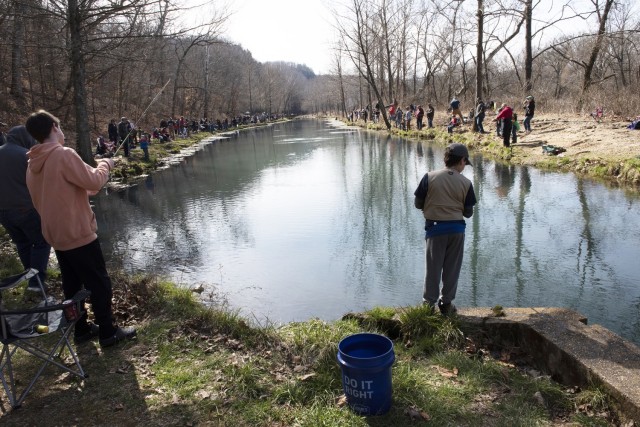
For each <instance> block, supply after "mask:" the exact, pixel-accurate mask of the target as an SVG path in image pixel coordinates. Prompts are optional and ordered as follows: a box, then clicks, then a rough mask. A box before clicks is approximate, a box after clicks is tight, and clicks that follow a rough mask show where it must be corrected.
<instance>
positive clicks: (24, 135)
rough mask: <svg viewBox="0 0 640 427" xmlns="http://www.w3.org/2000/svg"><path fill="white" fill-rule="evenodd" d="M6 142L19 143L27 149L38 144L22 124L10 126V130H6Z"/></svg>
mask: <svg viewBox="0 0 640 427" xmlns="http://www.w3.org/2000/svg"><path fill="white" fill-rule="evenodd" d="M7 142H8V143H9V144H16V145H19V146H21V147H24V148H26V149H27V150H29V149H31V147H33V146H34V145H37V144H38V142H37V141H36V140H35V139H33V137H32V136H31V134H29V132H27V128H26V127H24V126H23V125H20V126H15V127H12V128H11V130H9V132H7Z"/></svg>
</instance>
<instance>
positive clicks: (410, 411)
mask: <svg viewBox="0 0 640 427" xmlns="http://www.w3.org/2000/svg"><path fill="white" fill-rule="evenodd" d="M404 414H405V415H409V417H410V418H411V420H412V421H415V420H423V421H429V420H431V416H430V415H429V414H428V413H427V412H426V411H422V410H420V409H419V408H418V407H416V406H410V407H408V408H407V409H405V410H404Z"/></svg>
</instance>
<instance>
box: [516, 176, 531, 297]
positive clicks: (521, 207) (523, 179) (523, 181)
mask: <svg viewBox="0 0 640 427" xmlns="http://www.w3.org/2000/svg"><path fill="white" fill-rule="evenodd" d="M518 190H519V191H518V206H517V207H516V212H515V232H516V238H515V254H516V258H515V274H514V276H515V279H516V306H518V307H521V306H522V305H523V304H524V302H523V301H522V296H523V293H524V287H525V284H526V283H527V279H526V277H525V275H524V273H523V272H522V252H523V249H524V248H523V247H524V238H523V236H524V226H525V208H526V201H527V196H528V195H529V192H530V191H531V176H530V175H529V168H528V167H526V166H524V167H522V168H520V186H519V188H518Z"/></svg>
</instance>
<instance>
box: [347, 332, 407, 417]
mask: <svg viewBox="0 0 640 427" xmlns="http://www.w3.org/2000/svg"><path fill="white" fill-rule="evenodd" d="M395 358H396V356H395V354H394V353H393V343H392V342H391V340H390V339H389V338H387V337H385V336H382V335H378V334H366V333H363V334H355V335H351V336H348V337H346V338H345V339H343V340H342V341H340V344H338V363H339V364H340V367H341V368H342V388H343V390H344V394H345V396H346V397H347V403H348V404H349V406H350V407H351V409H352V410H353V411H354V412H356V413H358V414H360V415H381V414H384V413H386V412H387V411H388V410H389V408H390V407H391V392H392V388H391V365H393V361H394V360H395Z"/></svg>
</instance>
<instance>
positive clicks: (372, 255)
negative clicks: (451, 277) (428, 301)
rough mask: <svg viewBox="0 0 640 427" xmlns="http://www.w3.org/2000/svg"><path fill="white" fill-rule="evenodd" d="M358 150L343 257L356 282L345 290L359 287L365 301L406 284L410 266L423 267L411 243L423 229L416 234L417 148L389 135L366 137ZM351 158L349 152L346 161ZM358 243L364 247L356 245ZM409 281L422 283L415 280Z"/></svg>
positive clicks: (346, 218) (342, 250)
mask: <svg viewBox="0 0 640 427" xmlns="http://www.w3.org/2000/svg"><path fill="white" fill-rule="evenodd" d="M357 150H358V154H357V156H358V162H359V163H360V170H361V172H360V179H359V181H358V183H357V184H358V185H357V187H355V186H354V185H353V184H352V183H350V182H345V184H344V185H345V187H346V188H348V189H349V190H348V192H347V198H348V200H349V201H348V205H349V207H348V209H347V212H346V217H345V219H344V227H343V232H342V237H341V238H340V242H341V243H340V249H339V252H340V256H342V257H344V256H345V255H347V256H349V258H350V260H349V261H348V262H347V263H346V274H347V275H348V276H350V277H351V280H349V281H347V282H346V283H345V286H346V287H349V285H354V286H355V288H354V289H353V291H354V292H356V294H357V295H358V296H359V297H362V296H365V298H366V296H367V295H369V294H370V293H371V291H373V290H375V291H380V290H381V289H387V290H388V289H392V288H395V287H397V286H406V285H407V283H406V280H405V279H403V277H398V272H406V275H407V276H408V277H411V276H412V275H413V271H411V269H407V265H413V264H415V262H419V260H420V256H419V255H418V254H415V253H412V250H411V248H412V246H411V245H410V244H409V242H411V241H412V240H415V238H416V234H418V233H420V230H419V229H418V230H416V229H415V225H416V221H415V218H416V215H415V214H416V212H414V211H415V208H413V198H412V197H413V190H414V187H415V185H417V182H415V178H414V174H415V173H414V170H413V167H412V166H413V165H414V164H415V161H412V159H411V158H412V157H413V156H415V153H414V151H413V150H414V147H413V144H412V143H410V142H408V141H404V140H400V139H397V138H392V137H390V136H383V137H380V136H379V135H363V141H362V142H361V143H359V147H358V149H357ZM350 155H351V154H349V152H348V150H347V151H345V156H350ZM347 163H350V164H351V162H347ZM352 167H353V168H355V169H358V166H352ZM353 239H358V240H357V241H359V243H358V244H354V240H353ZM349 254H351V255H349ZM407 280H412V281H414V282H415V283H419V279H416V278H414V277H411V279H407ZM374 281H377V282H378V283H375V282H374ZM380 281H382V282H383V283H379V282H380ZM394 294H396V293H395V292H394ZM416 299H419V294H417V295H416Z"/></svg>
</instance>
